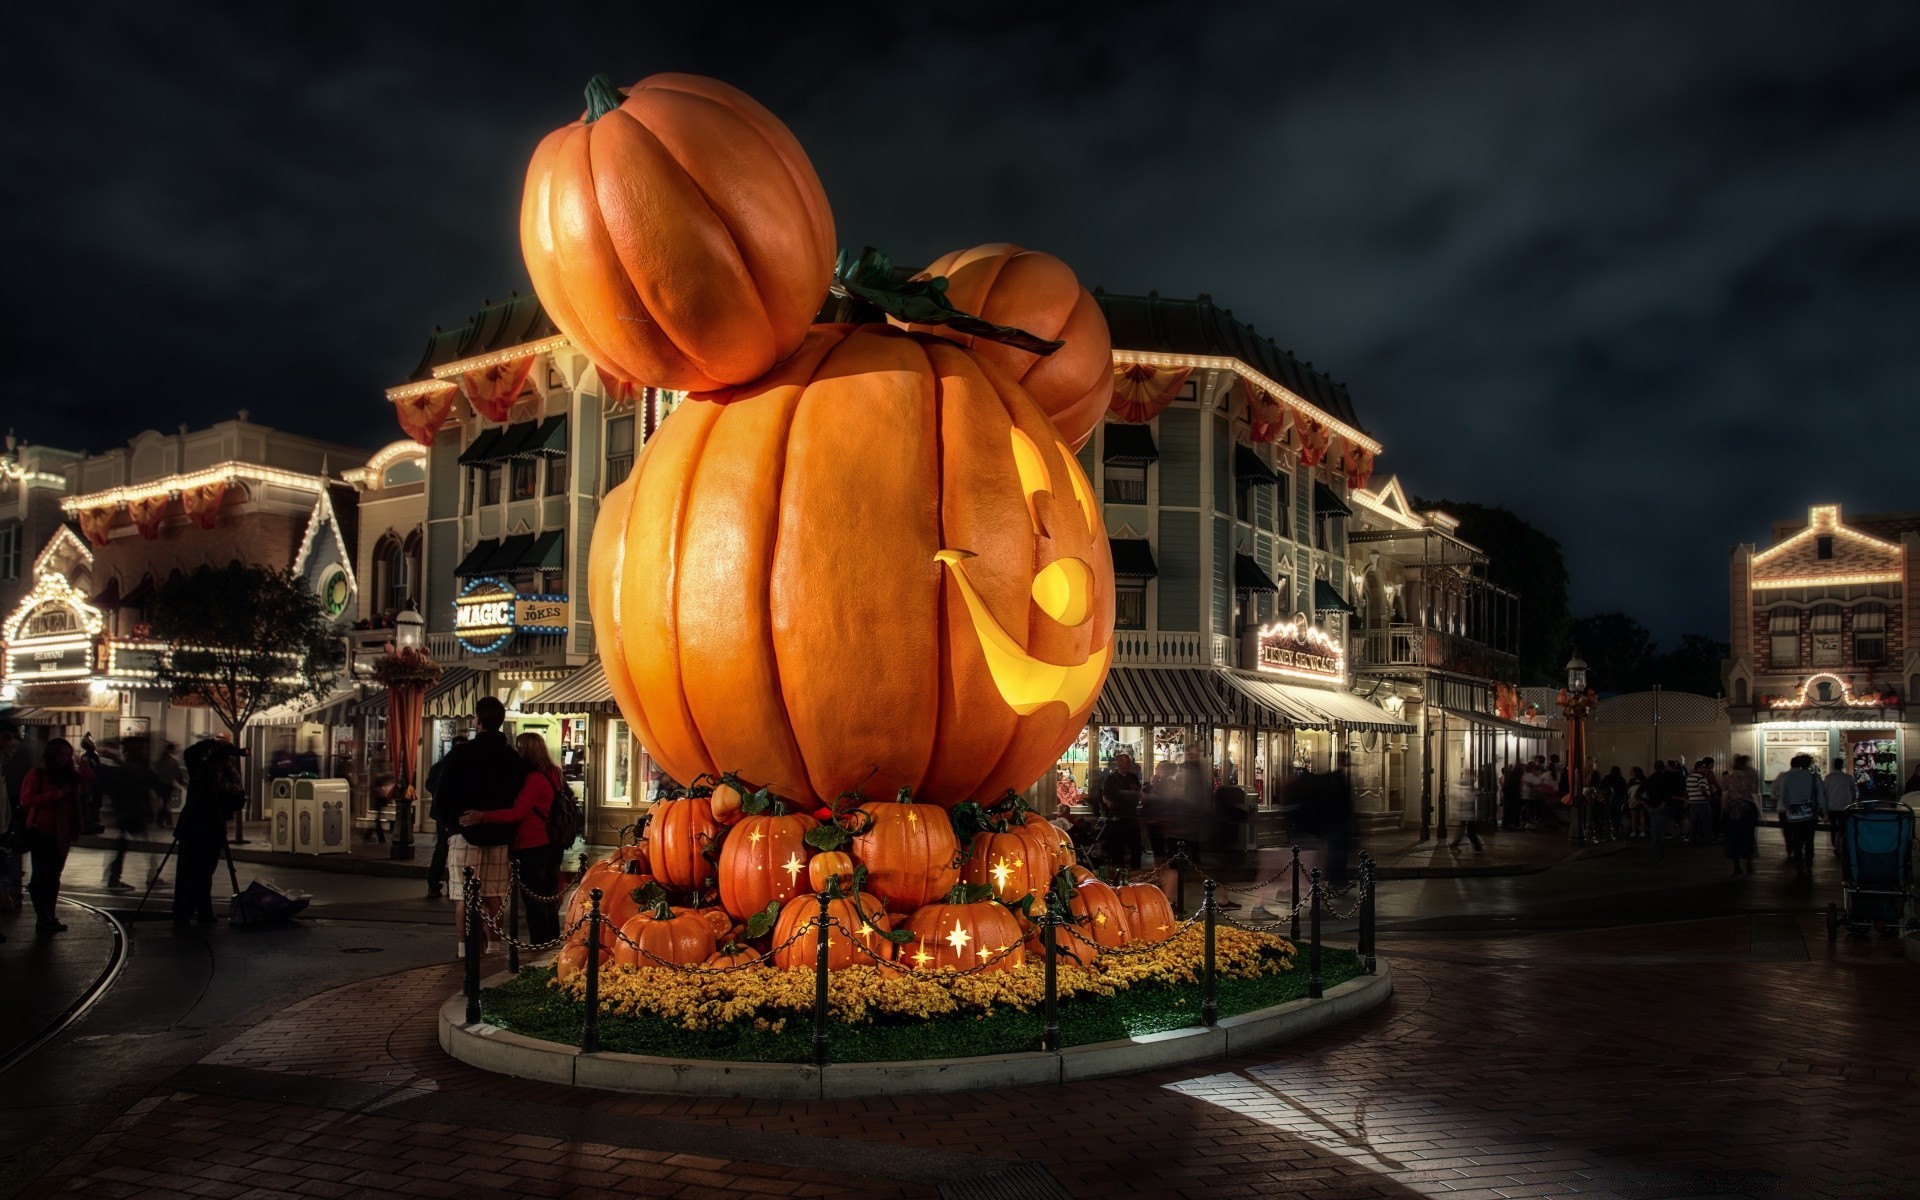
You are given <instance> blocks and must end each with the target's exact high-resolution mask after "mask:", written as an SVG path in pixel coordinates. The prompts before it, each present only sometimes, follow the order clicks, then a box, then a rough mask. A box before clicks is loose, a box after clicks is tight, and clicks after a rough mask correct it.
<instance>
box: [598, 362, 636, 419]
mask: <svg viewBox="0 0 1920 1200" xmlns="http://www.w3.org/2000/svg"><path fill="white" fill-rule="evenodd" d="M599 370H600V386H601V388H602V389H603V390H605V392H606V393H607V411H608V412H610V413H613V412H623V411H625V410H626V409H629V408H632V407H633V402H634V401H635V400H637V399H639V397H640V385H639V384H637V383H635V382H634V381H633V380H631V379H622V378H620V376H618V375H615V374H614V373H613V372H611V371H609V370H607V369H606V368H605V367H600V368H599Z"/></svg>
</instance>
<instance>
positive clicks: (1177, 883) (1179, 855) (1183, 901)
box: [1173, 840, 1187, 918]
mask: <svg viewBox="0 0 1920 1200" xmlns="http://www.w3.org/2000/svg"><path fill="white" fill-rule="evenodd" d="M1186 857H1187V843H1186V842H1185V841H1184V840H1182V841H1176V842H1175V843H1174V844H1173V915H1174V916H1176V917H1182V918H1184V917H1185V916H1186V915H1187V872H1186V870H1185V869H1184V868H1182V867H1181V866H1180V863H1181V862H1182V861H1183V860H1184V859H1185V858H1186Z"/></svg>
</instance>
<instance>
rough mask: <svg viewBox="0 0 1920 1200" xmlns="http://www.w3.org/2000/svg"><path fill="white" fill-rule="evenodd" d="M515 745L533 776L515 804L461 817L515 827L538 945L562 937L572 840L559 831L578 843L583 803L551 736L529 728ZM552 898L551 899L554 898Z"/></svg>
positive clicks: (523, 889)
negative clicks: (565, 863) (563, 877)
mask: <svg viewBox="0 0 1920 1200" xmlns="http://www.w3.org/2000/svg"><path fill="white" fill-rule="evenodd" d="M513 748H514V749H515V750H517V751H519V753H520V757H521V759H522V760H523V761H524V762H525V763H526V766H527V776H526V779H525V780H524V781H523V782H522V783H521V784H520V794H519V795H518V796H517V797H516V798H515V799H514V802H513V807H512V808H495V809H470V810H468V811H467V812H465V813H462V814H461V816H460V823H461V824H462V825H477V824H479V823H481V822H483V821H484V822H487V823H498V824H511V825H512V826H513V842H512V849H513V863H514V866H515V867H516V868H517V870H518V873H519V876H520V895H521V898H522V904H521V907H522V908H524V909H525V910H526V913H527V938H528V940H529V941H531V942H533V943H534V944H536V945H538V944H539V943H542V942H550V941H552V940H553V939H555V938H557V937H559V936H560V911H559V900H558V896H559V893H560V856H561V854H563V853H564V852H565V851H566V848H567V847H566V845H562V844H560V840H559V838H558V837H556V836H555V833H556V831H557V832H558V833H559V835H560V837H564V838H565V840H566V842H567V844H568V845H570V844H572V841H573V839H572V837H571V836H568V829H558V828H557V827H559V826H568V827H569V828H570V829H571V830H572V831H574V832H577V831H578V828H579V821H578V814H579V806H578V804H577V803H576V802H575V801H574V799H573V793H572V792H570V791H568V790H567V781H566V780H565V779H563V778H562V777H561V775H560V769H559V768H558V767H555V766H554V765H553V756H552V755H550V754H549V753H548V752H547V741H546V739H545V738H543V737H541V736H540V735H539V734H537V733H523V734H521V735H520V736H519V737H517V738H515V739H514V741H513ZM549 897H551V899H549Z"/></svg>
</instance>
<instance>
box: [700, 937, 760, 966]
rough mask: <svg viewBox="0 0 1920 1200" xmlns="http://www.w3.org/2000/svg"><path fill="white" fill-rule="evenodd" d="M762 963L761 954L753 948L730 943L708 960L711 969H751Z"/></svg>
mask: <svg viewBox="0 0 1920 1200" xmlns="http://www.w3.org/2000/svg"><path fill="white" fill-rule="evenodd" d="M759 961H760V952H759V951H758V950H755V949H754V948H753V947H751V946H742V945H740V944H739V943H738V942H729V943H727V944H726V945H723V946H721V947H720V948H719V949H718V950H715V951H714V952H713V954H712V955H711V956H710V957H709V958H708V959H707V964H706V965H707V966H709V967H750V966H752V965H753V964H754V963H757V962H759Z"/></svg>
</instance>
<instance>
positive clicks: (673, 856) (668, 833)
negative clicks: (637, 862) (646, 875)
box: [647, 796, 720, 892]
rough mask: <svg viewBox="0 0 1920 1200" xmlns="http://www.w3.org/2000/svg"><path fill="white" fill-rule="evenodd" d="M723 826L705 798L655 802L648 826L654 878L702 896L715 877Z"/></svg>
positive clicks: (649, 853)
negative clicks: (708, 881) (701, 891)
mask: <svg viewBox="0 0 1920 1200" xmlns="http://www.w3.org/2000/svg"><path fill="white" fill-rule="evenodd" d="M719 840H720V823H719V822H718V821H715V820H714V819H713V805H712V802H711V801H710V800H709V799H708V798H707V797H705V796H684V797H681V798H678V799H673V800H659V801H655V803H654V806H653V819H652V820H651V821H650V822H649V823H648V825H647V860H648V862H650V863H651V864H652V866H653V877H654V878H655V879H657V880H659V881H660V883H661V884H662V885H664V886H666V887H670V888H674V889H676V890H679V891H686V892H698V891H699V890H700V889H701V888H702V887H704V886H706V883H707V880H709V879H711V878H712V877H713V863H714V858H713V857H709V855H710V854H714V856H715V857H717V854H715V848H716V846H717V844H718V843H719Z"/></svg>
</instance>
